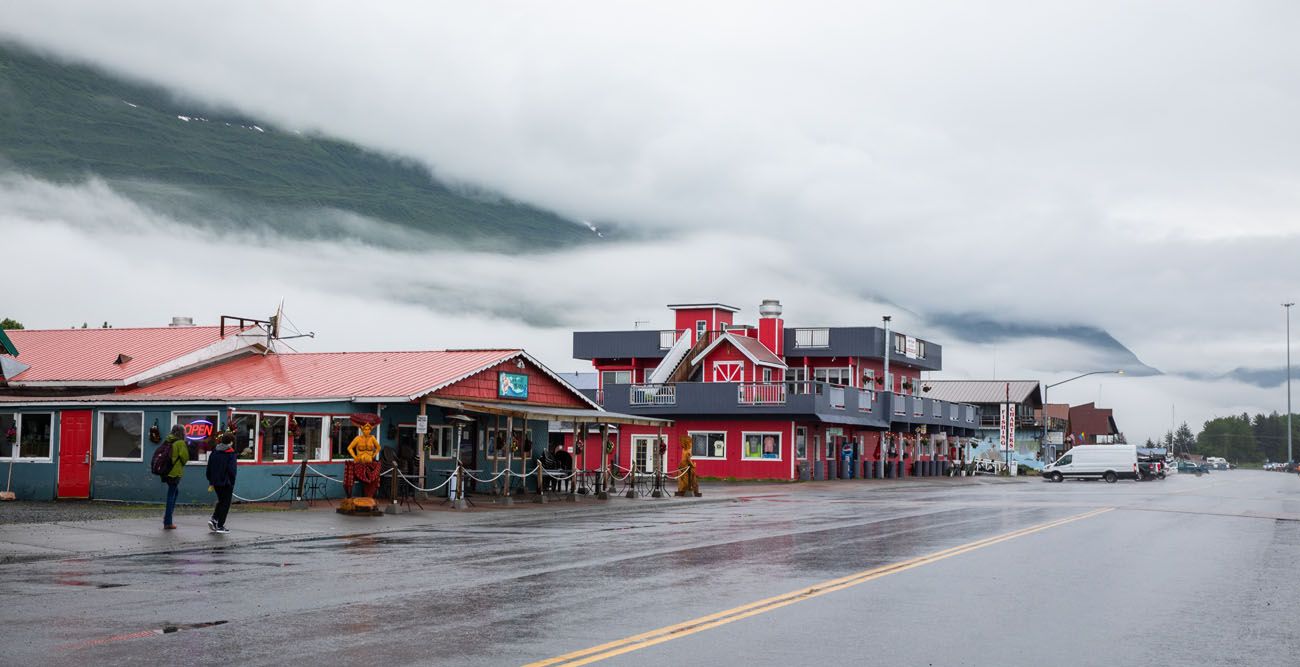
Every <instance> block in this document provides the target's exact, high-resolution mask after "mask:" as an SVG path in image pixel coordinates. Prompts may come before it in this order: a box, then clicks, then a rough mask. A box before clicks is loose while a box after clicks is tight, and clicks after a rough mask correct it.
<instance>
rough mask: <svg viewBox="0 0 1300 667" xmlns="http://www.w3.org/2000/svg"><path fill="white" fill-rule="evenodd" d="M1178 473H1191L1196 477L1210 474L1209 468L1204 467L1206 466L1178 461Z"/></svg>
mask: <svg viewBox="0 0 1300 667" xmlns="http://www.w3.org/2000/svg"><path fill="white" fill-rule="evenodd" d="M1178 472H1179V473H1192V474H1193V475H1196V476H1197V477H1200V476H1201V475H1204V474H1206V473H1208V472H1210V468H1209V467H1208V466H1206V465H1204V464H1200V463H1192V462H1191V461H1179V462H1178Z"/></svg>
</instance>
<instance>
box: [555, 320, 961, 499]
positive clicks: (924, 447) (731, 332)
mask: <svg viewBox="0 0 1300 667" xmlns="http://www.w3.org/2000/svg"><path fill="white" fill-rule="evenodd" d="M668 308H669V309H671V310H672V311H673V315H674V327H673V328H672V329H667V330H663V331H654V330H632V331H579V332H575V333H574V334H573V356H574V357H575V358H577V359H586V360H590V361H591V363H592V365H593V366H594V367H595V370H596V372H597V374H598V390H597V401H598V402H599V403H601V404H602V405H603V406H604V407H606V409H609V410H611V411H614V412H623V413H630V414H635V415H645V416H653V417H662V418H669V419H672V420H673V421H674V422H676V424H675V425H674V427H673V428H671V429H669V430H667V431H662V432H661V431H660V430H659V429H657V428H647V427H639V426H635V425H628V426H625V427H624V428H623V430H622V433H620V437H619V440H618V442H617V444H616V445H615V449H614V451H613V452H611V454H612V457H613V458H614V460H615V461H616V462H617V463H618V465H620V466H621V467H623V468H627V467H633V468H635V469H636V470H637V471H638V472H649V471H651V470H653V469H656V468H658V469H665V470H672V469H674V468H675V466H676V465H677V460H678V455H679V443H680V442H681V441H682V439H683V438H687V439H689V440H690V441H691V443H692V444H691V446H692V452H693V454H692V456H693V459H694V461H695V463H696V466H697V469H698V471H699V474H700V475H702V476H706V477H723V478H747V479H757V478H762V479H829V478H837V477H851V476H852V477H860V476H863V475H867V476H875V475H879V474H885V475H887V476H898V475H903V474H906V475H915V474H920V475H928V474H939V473H940V472H942V471H943V469H944V464H946V463H947V462H948V461H949V460H950V457H951V456H952V454H953V453H954V451H955V450H956V448H957V446H958V443H959V442H961V443H964V442H965V440H966V438H968V437H969V436H971V435H972V434H974V433H975V428H976V426H977V423H978V421H979V414H978V412H977V410H976V408H975V407H974V406H972V405H969V404H967V403H965V402H962V401H948V400H942V399H936V397H933V396H930V395H927V394H925V393H924V392H923V387H924V385H925V384H926V383H924V382H922V381H921V373H922V372H923V371H937V370H940V369H941V368H942V365H943V364H942V359H943V349H942V347H941V346H940V345H938V344H936V343H934V342H931V341H927V340H923V339H920V338H917V337H915V336H911V335H909V334H907V333H904V332H898V331H892V330H891V331H888V332H887V331H886V330H885V329H883V328H881V327H873V326H853V327H824V326H800V327H786V326H785V321H784V319H782V307H781V304H780V303H779V302H777V301H775V300H769V301H764V302H763V304H762V305H761V306H760V307H759V309H758V315H759V319H758V321H757V322H755V323H752V324H751V323H742V322H740V321H738V320H737V319H736V315H737V314H738V313H739V312H740V309H738V308H735V307H733V306H728V305H724V304H720V303H691V304H675V305H670V306H668ZM886 355H888V359H889V364H890V365H889V372H888V373H887V374H886V373H885V368H884V362H885V358H886ZM661 433H662V436H661ZM660 437H662V438H663V439H662V440H658V438H660ZM656 441H659V442H662V443H663V445H662V446H661V447H656V445H655V443H656ZM656 449H659V450H660V451H662V452H663V453H662V454H661V455H660V456H659V457H657V458H658V460H655V458H656V457H655V455H654V454H653V452H654V451H655V450H656ZM599 451H601V448H599V447H592V446H591V445H590V443H588V444H587V446H585V447H584V448H583V452H584V453H585V456H578V460H579V461H580V465H582V466H583V467H594V466H596V465H597V459H596V458H593V457H592V454H593V452H599ZM597 456H598V455H597Z"/></svg>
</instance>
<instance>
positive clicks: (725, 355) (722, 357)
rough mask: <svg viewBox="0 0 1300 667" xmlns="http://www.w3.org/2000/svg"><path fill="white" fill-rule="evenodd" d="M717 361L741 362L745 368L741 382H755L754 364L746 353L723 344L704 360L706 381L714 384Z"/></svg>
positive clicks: (743, 368) (729, 344)
mask: <svg viewBox="0 0 1300 667" xmlns="http://www.w3.org/2000/svg"><path fill="white" fill-rule="evenodd" d="M715 361H739V362H741V363H742V364H744V366H743V367H742V370H741V376H740V381H741V382H754V381H755V380H754V364H753V363H752V362H750V361H749V357H746V356H745V355H744V353H742V352H741V351H740V350H738V349H736V346H735V345H732V344H731V343H721V344H719V345H718V346H717V347H715V348H713V351H712V352H709V354H708V356H706V357H705V358H704V381H705V382H713V362H715Z"/></svg>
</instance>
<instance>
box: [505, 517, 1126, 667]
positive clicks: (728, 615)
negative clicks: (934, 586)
mask: <svg viewBox="0 0 1300 667" xmlns="http://www.w3.org/2000/svg"><path fill="white" fill-rule="evenodd" d="M1113 509H1115V508H1113V507H1105V508H1102V509H1098V510H1093V511H1091V512H1084V513H1083V514H1076V515H1074V516H1069V517H1065V518H1064V519H1057V520H1055V521H1048V522H1046V523H1040V524H1037V525H1033V526H1029V527H1028V528H1021V529H1020V530H1013V531H1011V532H1009V533H1003V534H1001V535H994V536H993V537H986V538H984V539H982V540H976V541H974V542H967V543H966V544H962V545H959V546H955V547H951V548H949V549H944V550H943V551H936V552H934V553H932V554H926V555H924V556H917V557H916V558H911V559H908V560H905V561H900V562H897V563H890V564H889V565H882V566H880V567H874V568H871V569H869V570H863V571H861V572H857V573H854V574H850V575H848V576H845V577H840V578H838V579H831V580H828V581H823V582H822V583H820V584H816V585H814V586H811V587H809V588H803V589H800V590H797V591H791V592H789V593H783V594H781V595H777V596H774V597H770V598H766V599H763V600H759V601H757V602H751V603H749V604H745V605H741V606H739V607H733V608H731V609H727V610H724V611H720V612H717V613H713V614H709V615H707V616H700V617H699V618H693V619H691V620H689V621H683V622H681V623H677V624H675V625H669V626H666V627H662V628H659V629H658V630H651V631H649V632H643V633H641V634H638V635H632V636H631V637H625V638H623V639H619V640H617V641H612V642H608V643H605V644H601V645H599V646H593V647H591V648H586V649H582V650H581V651H574V652H572V653H565V654H564V655H558V656H555V657H554V658H547V659H546V660H539V661H537V662H530V663H528V664H527V665H525V666H524V667H550V666H551V665H564V666H565V667H576V666H577V665H586V664H589V663H593V662H596V661H598V660H605V659H607V658H612V657H614V656H616V655H622V654H624V653H629V652H631V651H636V650H639V649H643V648H647V647H650V646H654V645H655V644H662V643H663V642H666V641H670V640H673V639H680V638H681V637H686V636H688V635H693V634H695V633H697V632H703V631H705V630H709V629H712V628H716V627H718V626H720V625H726V624H728V623H734V622H736V621H739V620H741V619H744V618H749V617H750V616H757V615H758V614H763V613H766V612H769V611H772V610H773V609H780V608H781V607H784V606H786V605H792V604H794V603H796V602H802V601H804V600H809V599H812V598H815V597H819V596H822V595H826V594H827V593H833V592H835V591H839V590H843V589H845V588H849V587H851V586H857V585H858V584H863V583H866V582H868V581H871V580H873V579H879V578H881V577H885V576H888V575H891V574H897V573H899V572H903V571H905V570H910V569H912V568H914V567H920V566H922V565H926V564H928V563H933V562H935V561H940V560H943V559H945V558H952V557H953V556H959V555H961V554H964V553H966V552H968V551H974V550H976V549H982V548H984V547H987V546H992V545H994V544H998V543H999V542H1006V541H1007V540H1013V539H1015V538H1017V537H1024V536H1025V535H1030V534H1032V533H1037V532H1039V531H1042V530H1047V529H1048V528H1055V527H1057V526H1061V525H1065V524H1067V523H1071V522H1073V521H1079V520H1081V519H1087V518H1089V517H1094V516H1097V515H1098V514H1104V513H1106V512H1109V511H1111V510H1113Z"/></svg>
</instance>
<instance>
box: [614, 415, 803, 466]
mask: <svg viewBox="0 0 1300 667" xmlns="http://www.w3.org/2000/svg"><path fill="white" fill-rule="evenodd" d="M792 427H793V424H792V423H791V422H790V421H789V420H718V419H691V420H681V421H678V422H676V423H675V424H674V425H673V426H672V427H671V428H667V429H664V431H663V433H664V435H665V436H667V438H668V468H669V470H670V471H672V470H676V469H677V466H678V464H679V463H680V447H681V445H680V444H679V443H680V439H681V437H682V436H683V435H687V434H688V433H689V432H691V431H720V432H723V433H726V434H727V436H726V458H724V459H711V458H699V457H697V458H696V459H695V470H696V472H697V473H698V474H699V475H700V476H703V477H723V478H735V479H794V478H795V475H794V473H793V472H792V470H793V469H794V433H793V430H792ZM657 432H658V429H655V428H651V427H642V426H625V427H624V428H623V432H622V433H620V434H619V442H618V450H619V463H620V465H623V466H626V465H629V464H630V463H631V461H632V436H633V435H654V434H656V433H657ZM746 432H749V433H754V432H764V433H767V432H776V433H780V434H781V458H780V459H744V458H743V457H742V455H743V451H744V442H743V440H742V437H743V436H742V433H746ZM811 441H812V438H811V435H810V436H809V443H810V444H809V447H810V448H811ZM593 461H594V459H593Z"/></svg>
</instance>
